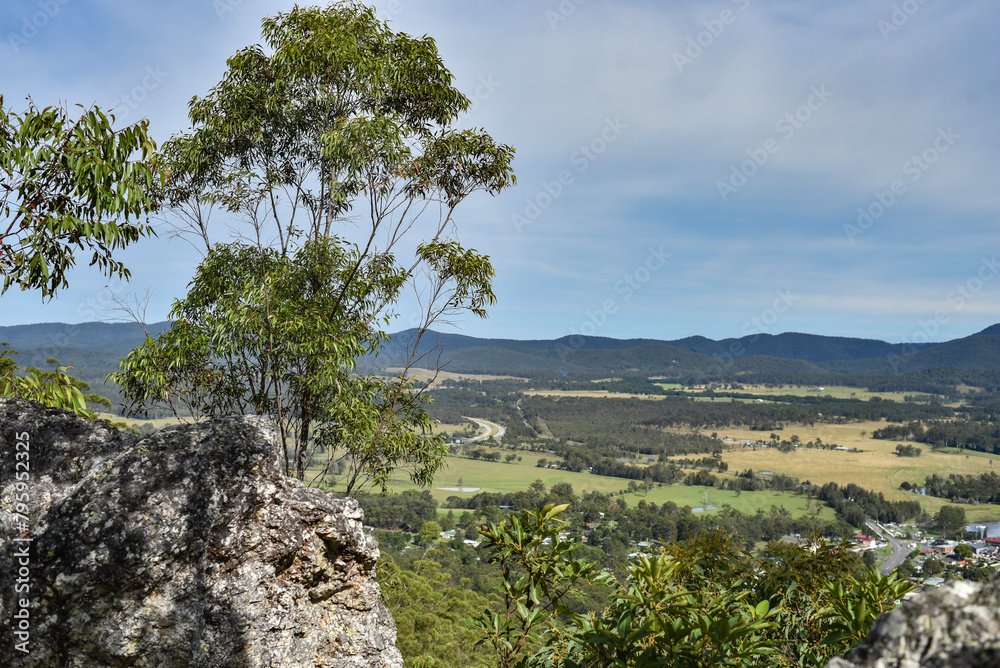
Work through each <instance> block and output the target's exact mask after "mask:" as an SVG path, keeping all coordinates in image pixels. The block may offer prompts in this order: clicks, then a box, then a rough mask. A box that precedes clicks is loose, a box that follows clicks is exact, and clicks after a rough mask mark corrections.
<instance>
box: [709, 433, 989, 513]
mask: <svg viewBox="0 0 1000 668" xmlns="http://www.w3.org/2000/svg"><path fill="white" fill-rule="evenodd" d="M883 426H885V423H884V422H855V423H849V424H827V423H816V424H815V425H814V426H812V427H810V426H808V425H788V426H786V427H785V428H784V429H781V430H776V433H777V434H778V436H779V437H780V438H781V439H783V440H790V438H791V436H792V435H793V434H794V435H797V436H798V437H799V440H800V441H801V442H802V443H806V442H808V441H815V440H816V438H817V437H819V438H820V439H822V441H823V443H836V444H837V445H840V446H844V447H846V448H857V449H859V450H861V451H862V452H845V451H842V450H822V449H818V448H805V447H801V448H799V449H798V450H795V451H793V452H788V453H784V452H780V451H779V450H777V449H775V448H757V449H756V450H752V449H747V448H729V449H726V450H724V451H723V453H722V459H723V461H725V462H726V463H727V464H729V470H730V471H732V472H736V471H744V470H746V469H753V470H754V471H756V472H760V471H772V472H774V473H783V474H785V475H789V476H792V477H795V478H798V479H799V480H803V481H805V480H808V481H810V482H812V483H815V484H823V483H826V482H835V483H837V484H838V485H847V484H849V483H854V484H856V485H858V486H860V487H863V488H865V489H870V490H873V491H876V492H882V493H883V494H884V495H885V497H886V498H887V499H889V500H893V501H899V500H912V499H913V498H914V496H913V494H912V493H911V492H906V491H903V490H901V489H899V485H900V484H901V483H902V482H904V481H906V482H909V483H913V484H919V485H922V484H923V482H924V480H925V479H926V478H927V476H929V475H931V474H934V473H938V474H940V475H943V476H947V475H949V474H951V473H961V474H966V475H978V474H980V473H983V472H985V471H989V470H991V466H990V461H996V463H995V464H993V466H992V468H993V469H996V470H997V471H998V472H1000V457H997V456H994V455H985V454H982V453H965V452H961V453H956V452H934V451H932V450H931V448H930V447H929V446H928V445H926V444H923V443H913V442H910V441H881V440H875V439H873V438H871V432H872V431H874V430H875V429H878V428H880V427H883ZM716 431H717V432H718V435H719V437H720V438H725V437H730V438H734V439H737V440H752V441H756V440H759V439H763V440H767V439H768V437H769V436H770V432H767V433H765V432H760V431H751V430H748V429H718V430H716ZM862 432H865V436H862V435H861V433H862ZM898 443H903V444H908V445H915V446H916V447H918V448H920V449H921V455H920V456H919V457H899V456H897V455H896V445H897V444H898ZM918 500H919V501H920V504H921V506H922V507H923V508H924V509H925V510H927V511H928V512H930V513H934V512H937V510H939V509H940V507H941V506H942V505H945V504H947V503H948V501H947V500H945V499H939V498H935V497H929V496H920V497H918ZM964 508H965V510H966V513H967V514H968V516H969V519H970V521H979V520H990V519H997V518H1000V506H995V505H988V504H984V505H980V506H971V505H969V506H964Z"/></svg>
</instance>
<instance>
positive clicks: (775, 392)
mask: <svg viewBox="0 0 1000 668" xmlns="http://www.w3.org/2000/svg"><path fill="white" fill-rule="evenodd" d="M661 386H662V387H664V388H667V384H661ZM669 389H674V388H673V387H671V388H669ZM689 391H691V392H703V391H705V387H704V386H701V387H697V388H695V389H694V390H689ZM718 391H720V392H729V391H732V392H740V393H744V394H753V395H759V396H761V397H778V396H783V395H784V396H793V397H828V398H831V399H858V400H860V401H868V400H869V399H871V398H872V397H878V398H879V399H882V400H884V401H905V397H908V396H913V397H921V398H924V399H929V398H930V397H932V396H934V395H931V394H927V393H925V392H869V391H868V390H867V389H865V388H863V387H847V386H842V385H832V386H830V387H827V386H825V385H824V386H822V387H818V386H815V385H783V386H779V387H765V386H763V385H743V386H741V389H739V390H723V389H719V390H718Z"/></svg>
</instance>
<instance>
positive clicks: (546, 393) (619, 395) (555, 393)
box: [523, 390, 664, 400]
mask: <svg viewBox="0 0 1000 668" xmlns="http://www.w3.org/2000/svg"><path fill="white" fill-rule="evenodd" d="M523 394H527V395H533V396H538V397H590V398H598V399H656V400H660V399H663V398H664V395H662V394H632V393H630V392H609V391H608V390H525V391H524V392H523Z"/></svg>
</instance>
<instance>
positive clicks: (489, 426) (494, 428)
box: [462, 415, 507, 443]
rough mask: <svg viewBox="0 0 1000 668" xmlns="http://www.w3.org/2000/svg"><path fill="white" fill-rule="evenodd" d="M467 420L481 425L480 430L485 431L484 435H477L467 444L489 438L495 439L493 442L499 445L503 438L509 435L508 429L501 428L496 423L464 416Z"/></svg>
mask: <svg viewBox="0 0 1000 668" xmlns="http://www.w3.org/2000/svg"><path fill="white" fill-rule="evenodd" d="M462 417H463V418H465V419H466V420H472V421H473V422H475V423H476V424H478V425H479V428H480V429H482V430H483V433H481V434H476V435H475V436H473V437H472V438H470V439H468V440H467V441H466V443H472V442H473V441H485V440H486V439H487V438H489V437H491V436H492V437H493V440H494V441H496V442H497V443H499V442H500V439H501V438H503V436H504V434H506V433H507V428H506V427H501V426H500V425H498V424H496V423H495V422H490V421H489V420H483V419H481V418H474V417H468V416H466V415H463V416H462Z"/></svg>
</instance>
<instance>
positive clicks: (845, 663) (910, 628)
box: [826, 575, 1000, 668]
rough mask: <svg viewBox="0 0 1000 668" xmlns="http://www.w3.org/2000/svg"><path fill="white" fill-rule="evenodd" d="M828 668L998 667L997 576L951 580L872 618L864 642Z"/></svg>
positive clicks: (999, 613)
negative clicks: (984, 579) (978, 580)
mask: <svg viewBox="0 0 1000 668" xmlns="http://www.w3.org/2000/svg"><path fill="white" fill-rule="evenodd" d="M826 665H827V668H996V667H997V666H1000V575H995V576H994V577H993V579H992V580H991V581H990V582H988V583H987V584H979V583H976V582H964V581H957V582H950V583H948V584H945V585H944V586H942V587H940V588H938V589H931V590H930V591H927V592H926V593H923V594H921V595H920V596H918V597H916V598H914V599H912V600H910V601H907V602H905V603H904V604H903V605H901V606H900V607H898V608H896V609H895V610H893V611H892V612H890V613H888V614H886V615H882V616H881V617H879V618H878V619H877V620H876V621H875V625H874V626H872V630H871V633H869V634H868V644H867V645H864V646H862V647H859V648H857V649H853V650H851V651H850V652H848V654H847V657H846V659H834V660H833V661H830V662H829V663H827V664H826Z"/></svg>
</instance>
